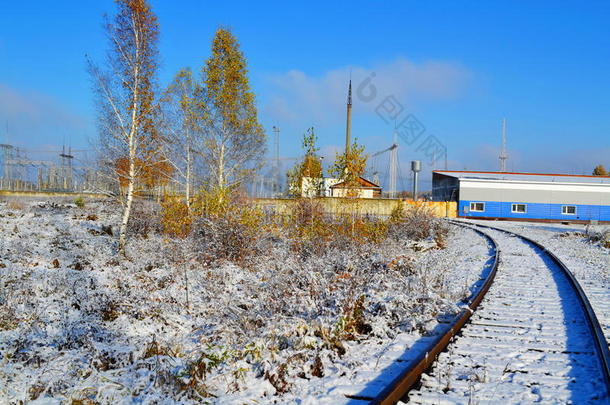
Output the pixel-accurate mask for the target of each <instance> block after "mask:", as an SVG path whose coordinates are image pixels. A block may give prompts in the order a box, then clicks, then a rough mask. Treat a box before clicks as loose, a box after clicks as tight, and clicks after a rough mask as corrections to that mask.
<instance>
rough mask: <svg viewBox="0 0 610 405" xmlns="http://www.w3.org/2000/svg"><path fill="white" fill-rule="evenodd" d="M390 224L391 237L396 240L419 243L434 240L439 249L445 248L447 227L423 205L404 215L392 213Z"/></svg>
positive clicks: (411, 209) (410, 208) (409, 210)
mask: <svg viewBox="0 0 610 405" xmlns="http://www.w3.org/2000/svg"><path fill="white" fill-rule="evenodd" d="M389 222H390V224H389V227H390V235H391V236H392V237H393V238H394V239H396V240H401V239H408V240H414V241H418V240H423V239H428V238H434V240H435V241H436V243H437V245H438V247H440V248H443V247H444V246H445V238H446V236H447V233H448V229H447V227H446V226H445V224H444V223H443V222H442V221H441V220H440V219H439V218H437V217H436V216H434V214H433V213H432V211H430V210H429V209H428V208H427V207H425V206H423V205H414V206H411V207H409V209H407V210H406V211H404V213H403V214H402V215H401V214H400V212H398V210H397V211H396V212H395V213H394V212H393V213H392V215H391V216H390V221H389Z"/></svg>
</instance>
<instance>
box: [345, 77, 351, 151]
mask: <svg viewBox="0 0 610 405" xmlns="http://www.w3.org/2000/svg"><path fill="white" fill-rule="evenodd" d="M351 134H352V79H350V81H349V89H348V92H347V122H346V125H345V155H346V156H347V155H348V154H349V148H350V142H351V139H350V138H351Z"/></svg>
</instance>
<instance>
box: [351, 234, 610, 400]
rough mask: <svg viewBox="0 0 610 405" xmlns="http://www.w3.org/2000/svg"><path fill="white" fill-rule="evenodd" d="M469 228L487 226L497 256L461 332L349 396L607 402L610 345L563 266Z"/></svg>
mask: <svg viewBox="0 0 610 405" xmlns="http://www.w3.org/2000/svg"><path fill="white" fill-rule="evenodd" d="M460 225H463V224H460ZM477 226H479V227H481V228H487V230H486V232H485V234H486V235H487V236H488V237H489V238H490V240H491V241H492V243H493V244H494V245H495V246H496V252H497V253H496V254H500V252H501V256H502V260H501V262H500V265H499V266H498V269H497V274H496V272H492V273H490V276H489V277H488V280H487V281H486V283H485V284H486V285H487V287H488V289H489V291H488V292H487V294H486V295H485V291H486V288H483V289H481V291H480V293H479V294H478V295H477V297H474V299H473V302H471V304H470V306H471V307H472V306H473V305H472V304H473V303H474V300H475V299H478V300H479V301H481V299H482V301H481V304H480V306H479V308H478V309H477V310H476V312H474V314H473V315H472V317H471V318H470V322H469V323H468V324H466V323H465V321H464V322H463V323H464V324H465V326H464V327H463V328H462V329H461V330H460V326H461V325H458V324H457V322H456V324H455V326H454V327H453V328H451V330H450V331H448V333H447V334H446V335H444V336H442V337H440V338H439V339H437V342H436V344H435V346H434V347H430V350H429V351H428V350H427V351H426V353H424V357H423V360H425V361H424V362H421V361H414V362H412V363H411V364H409V365H408V366H407V367H406V368H405V369H404V370H403V372H402V373H400V375H399V376H398V377H397V378H395V379H394V381H392V383H391V384H389V385H388V386H387V387H386V388H385V389H384V390H382V391H381V393H380V394H379V395H378V396H377V397H375V398H358V397H354V399H358V400H360V401H362V403H371V404H392V403H396V402H397V400H398V399H402V400H403V401H409V402H410V403H422V404H453V403H463V404H476V403H502V404H505V403H533V402H543V403H604V404H605V403H610V353H609V352H608V345H607V342H606V340H605V339H604V336H603V333H602V330H601V328H600V326H599V323H598V322H597V319H596V317H595V314H594V313H593V310H592V309H591V306H590V304H589V302H588V300H587V298H586V296H585V294H584V292H583V291H582V289H581V288H580V286H579V285H578V283H577V282H576V280H575V279H574V277H573V276H572V274H571V273H570V271H569V270H568V269H567V267H565V265H564V264H563V263H562V262H561V261H560V260H559V259H557V257H555V256H554V255H553V254H552V253H550V252H548V251H546V250H545V249H544V247H543V246H541V245H539V244H537V243H536V242H534V241H532V240H529V239H527V238H525V237H522V236H521V235H517V234H514V233H512V232H508V231H505V230H501V229H497V228H493V227H489V226H480V225H477ZM494 276H495V280H494ZM492 280H493V284H492ZM482 295H485V298H484V299H483V296H482ZM474 307H475V308H476V305H474ZM475 308H472V309H473V310H474V309H475ZM461 315H462V314H461ZM466 320H468V319H466ZM456 334H458V335H457V336H456ZM447 337H449V338H448V339H447ZM449 340H452V342H451V343H450V344H449V345H448V346H447V345H445V346H447V350H446V351H444V352H442V353H440V355H439V356H438V358H436V354H437V353H438V352H440V351H441V350H442V349H443V348H444V347H445V346H443V343H446V342H447V341H449ZM441 346H442V347H441ZM435 358H436V361H434V360H435ZM419 360H421V359H419ZM432 363H433V366H432V368H431V369H430V370H429V371H428V372H427V373H425V374H424V373H423V372H424V371H425V370H426V369H428V368H429V367H428V366H429V365H431V364H432ZM420 377H421V380H420V381H419V385H418V386H417V387H416V388H415V389H411V388H412V387H413V386H414V385H415V383H416V382H417V381H418V379H420Z"/></svg>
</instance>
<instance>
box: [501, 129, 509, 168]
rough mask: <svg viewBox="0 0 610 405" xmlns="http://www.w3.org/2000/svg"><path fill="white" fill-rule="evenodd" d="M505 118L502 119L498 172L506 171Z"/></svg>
mask: <svg viewBox="0 0 610 405" xmlns="http://www.w3.org/2000/svg"><path fill="white" fill-rule="evenodd" d="M506 159H508V156H507V155H506V118H502V151H500V171H501V172H505V171H506Z"/></svg>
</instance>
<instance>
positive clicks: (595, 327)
mask: <svg viewBox="0 0 610 405" xmlns="http://www.w3.org/2000/svg"><path fill="white" fill-rule="evenodd" d="M451 222H452V223H454V224H457V223H460V222H457V221H451ZM462 224H463V223H462ZM469 225H470V224H469ZM472 225H474V226H477V227H480V228H487V229H493V230H495V231H500V232H504V233H506V234H508V235H512V236H515V237H517V238H521V239H523V240H525V241H527V242H529V243H531V244H532V245H534V246H536V247H537V248H538V249H540V250H541V251H542V252H544V253H545V254H547V255H548V256H549V257H550V258H551V260H553V262H555V264H557V266H558V267H559V268H560V269H561V271H562V272H563V274H564V275H565V276H566V278H567V279H568V282H569V283H570V285H571V286H572V288H573V289H574V291H576V296H577V297H578V301H579V302H580V305H581V307H582V309H583V310H584V312H585V316H586V318H587V323H588V325H589V329H590V330H591V335H592V336H593V341H594V343H595V350H596V352H597V355H598V358H599V361H600V363H601V364H600V365H601V367H602V373H603V375H604V381H605V383H606V396H607V397H610V349H609V348H608V342H607V341H606V337H605V336H604V332H603V330H602V327H601V325H600V323H599V320H598V319H597V316H596V315H595V311H594V310H593V307H592V306H591V303H590V302H589V299H588V298H587V294H586V293H585V292H584V290H583V289H582V287H581V286H580V283H579V282H578V280H576V277H574V274H573V273H572V272H571V271H570V269H569V268H568V266H566V265H565V264H564V263H563V262H562V261H561V259H559V258H558V257H557V256H556V255H555V254H554V253H553V252H551V251H550V250H548V249H547V248H546V247H545V246H543V245H542V244H541V243H539V242H537V241H535V240H534V239H531V238H528V237H527V236H524V235H521V234H519V233H516V232H513V231H509V230H507V229H502V228H496V227H494V226H489V225H483V224H472Z"/></svg>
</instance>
